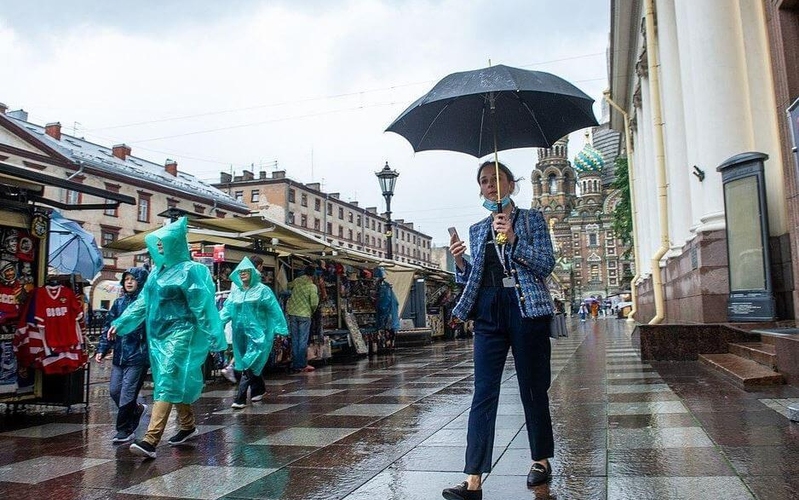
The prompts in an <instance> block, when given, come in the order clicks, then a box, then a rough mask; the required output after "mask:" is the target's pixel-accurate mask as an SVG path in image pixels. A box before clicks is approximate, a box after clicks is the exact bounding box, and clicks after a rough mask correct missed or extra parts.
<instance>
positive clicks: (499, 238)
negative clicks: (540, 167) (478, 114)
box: [489, 95, 508, 245]
mask: <svg viewBox="0 0 799 500" xmlns="http://www.w3.org/2000/svg"><path fill="white" fill-rule="evenodd" d="M489 100H490V102H491V131H492V132H493V135H494V175H496V180H497V214H500V213H502V192H501V190H500V187H499V153H498V152H497V125H496V120H495V119H494V99H493V95H491V96H490V97H489ZM495 241H496V242H497V245H504V244H506V243H507V242H508V237H507V235H506V234H505V233H499V234H497V235H496V239H495Z"/></svg>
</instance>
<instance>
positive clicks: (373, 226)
mask: <svg viewBox="0 0 799 500" xmlns="http://www.w3.org/2000/svg"><path fill="white" fill-rule="evenodd" d="M374 230H375V220H374V219H372V231H374Z"/></svg>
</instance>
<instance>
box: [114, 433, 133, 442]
mask: <svg viewBox="0 0 799 500" xmlns="http://www.w3.org/2000/svg"><path fill="white" fill-rule="evenodd" d="M134 439H136V434H134V433H132V432H127V431H119V432H117V435H116V436H114V439H112V440H111V442H112V443H114V444H119V443H127V442H128V441H133V440H134Z"/></svg>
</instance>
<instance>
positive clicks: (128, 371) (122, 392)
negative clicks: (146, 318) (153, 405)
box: [94, 267, 150, 444]
mask: <svg viewBox="0 0 799 500" xmlns="http://www.w3.org/2000/svg"><path fill="white" fill-rule="evenodd" d="M147 274H148V273H147V271H146V270H145V269H143V268H141V267H132V268H130V269H128V270H127V271H125V272H124V273H122V279H121V280H120V284H121V285H122V291H123V295H122V297H119V298H118V299H116V300H115V301H114V303H113V305H112V306H111V309H110V310H109V311H108V313H107V314H106V316H105V325H104V326H103V331H102V333H101V334H100V342H99V344H98V345H97V354H96V355H95V357H94V359H95V360H96V361H97V362H98V363H102V362H103V360H104V359H105V357H106V356H107V355H108V351H110V350H113V358H112V360H111V381H110V383H109V389H108V392H109V394H110V396H111V399H113V400H114V403H115V404H116V406H117V408H118V410H119V411H118V412H117V422H116V431H117V432H116V435H115V436H114V437H113V438H112V439H111V442H112V443H115V444H120V443H127V442H128V441H132V440H133V439H134V438H135V437H136V434H135V431H136V428H137V427H138V426H139V422H140V421H141V416H142V415H143V414H144V411H145V410H146V409H147V405H145V404H143V403H140V402H139V391H141V387H142V385H143V384H144V378H145V376H146V375H147V369H148V368H149V367H150V357H149V355H148V352H147V333H146V332H147V330H146V328H145V327H144V325H141V326H139V327H138V328H136V329H135V330H134V331H133V332H131V333H130V334H129V335H125V336H124V337H119V336H118V337H116V338H115V339H114V340H109V339H108V329H109V328H110V327H111V322H112V321H114V320H115V319H117V318H118V317H119V316H120V315H121V314H122V313H123V312H124V311H125V309H127V308H128V306H129V305H131V304H132V303H133V302H134V301H135V300H136V298H137V297H138V296H139V293H140V292H141V289H142V287H143V286H144V283H145V282H146V281H147Z"/></svg>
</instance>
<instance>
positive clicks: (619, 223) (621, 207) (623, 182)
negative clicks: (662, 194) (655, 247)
mask: <svg viewBox="0 0 799 500" xmlns="http://www.w3.org/2000/svg"><path fill="white" fill-rule="evenodd" d="M629 179H630V175H629V170H628V167H627V158H626V157H623V156H620V157H619V158H617V159H616V180H615V181H613V184H611V187H612V188H613V189H618V190H619V192H620V193H621V197H620V198H621V201H620V202H619V204H618V205H616V210H614V212H613V231H614V232H615V233H616V236H618V237H619V239H621V241H622V243H623V244H624V247H625V251H624V258H629V256H630V252H631V251H632V246H633V211H632V205H631V204H630V182H629Z"/></svg>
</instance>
